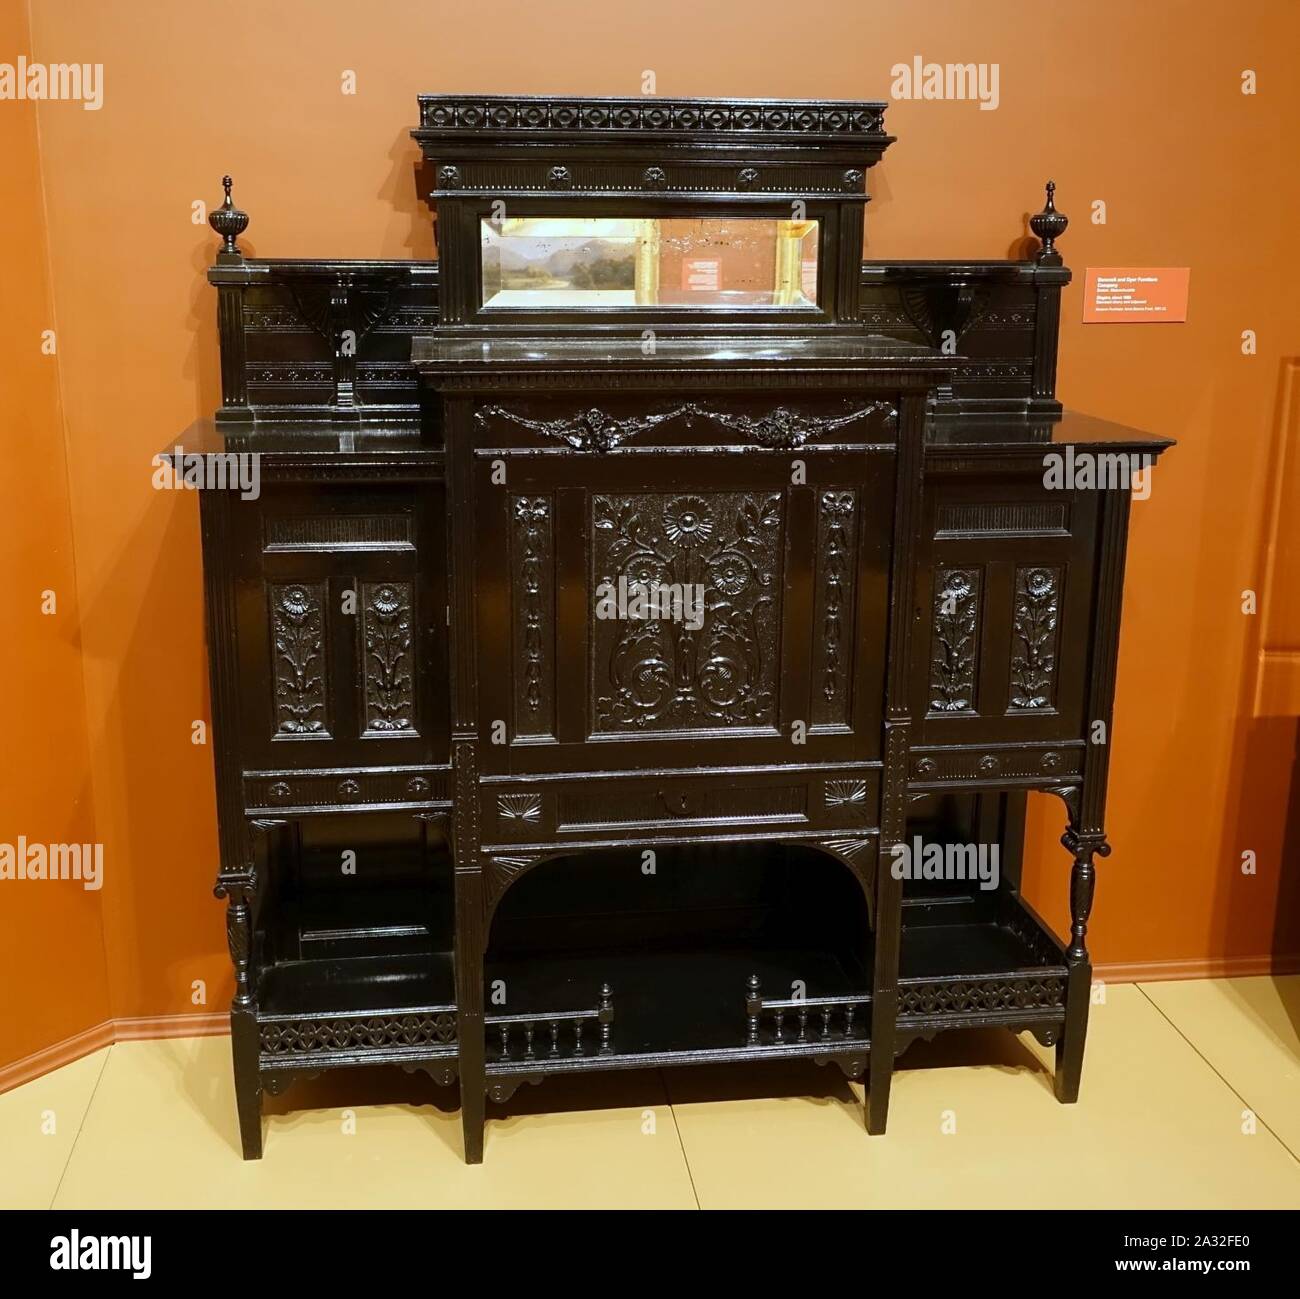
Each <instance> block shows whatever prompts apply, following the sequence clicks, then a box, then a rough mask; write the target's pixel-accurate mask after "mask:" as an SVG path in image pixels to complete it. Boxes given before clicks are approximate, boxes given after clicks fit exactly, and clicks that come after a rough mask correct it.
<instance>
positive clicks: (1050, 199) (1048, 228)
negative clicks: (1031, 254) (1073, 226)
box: [1029, 180, 1070, 266]
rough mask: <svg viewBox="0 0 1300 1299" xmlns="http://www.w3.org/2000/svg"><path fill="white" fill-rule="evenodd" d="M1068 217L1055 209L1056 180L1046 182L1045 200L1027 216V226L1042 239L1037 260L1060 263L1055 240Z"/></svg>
mask: <svg viewBox="0 0 1300 1299" xmlns="http://www.w3.org/2000/svg"><path fill="white" fill-rule="evenodd" d="M1069 224H1070V218H1069V217H1067V216H1066V215H1065V214H1064V213H1063V212H1058V211H1057V210H1056V182H1055V181H1054V180H1049V181H1048V182H1047V202H1046V203H1045V204H1044V205H1043V210H1042V211H1041V212H1036V213H1035V214H1034V215H1033V216H1031V217H1030V218H1029V228H1030V229H1031V230H1032V231H1033V232H1034V234H1036V235H1037V236H1038V237H1039V239H1041V240H1042V243H1043V246H1042V247H1041V248H1040V249H1039V250H1038V259H1037V260H1038V261H1039V262H1045V263H1049V264H1051V265H1053V266H1059V265H1060V264H1061V254H1060V253H1058V252H1057V251H1056V241H1057V240H1058V239H1059V238H1060V237H1061V236H1062V235H1063V234H1064V233H1065V228H1066V226H1068V225H1069Z"/></svg>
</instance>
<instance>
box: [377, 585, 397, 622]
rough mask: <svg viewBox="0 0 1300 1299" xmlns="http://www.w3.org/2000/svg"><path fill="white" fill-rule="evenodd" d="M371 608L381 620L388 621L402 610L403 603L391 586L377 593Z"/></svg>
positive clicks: (380, 589)
mask: <svg viewBox="0 0 1300 1299" xmlns="http://www.w3.org/2000/svg"><path fill="white" fill-rule="evenodd" d="M371 607H372V608H373V609H374V611H375V613H376V614H377V615H378V616H379V617H380V618H383V619H388V618H392V617H393V616H394V615H395V614H396V613H397V612H398V611H399V610H400V609H401V607H402V602H401V600H400V599H399V598H398V594H397V592H396V591H395V590H394V589H393V588H392V587H391V586H381V587H380V588H379V590H378V591H376V592H375V595H374V600H373V602H372V605H371Z"/></svg>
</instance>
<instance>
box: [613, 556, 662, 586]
mask: <svg viewBox="0 0 1300 1299" xmlns="http://www.w3.org/2000/svg"><path fill="white" fill-rule="evenodd" d="M623 575H624V576H625V577H626V578H627V583H628V586H645V587H650V586H654V585H656V584H659V583H662V582H664V581H665V580H666V579H667V576H668V574H667V572H666V571H665V569H664V566H663V564H662V563H661V562H660V561H659V560H658V559H656V558H655V557H654V556H651V555H638V556H637V557H636V558H635V559H633V560H632V561H631V563H629V564H628V566H627V568H626V569H625V570H624V574H623Z"/></svg>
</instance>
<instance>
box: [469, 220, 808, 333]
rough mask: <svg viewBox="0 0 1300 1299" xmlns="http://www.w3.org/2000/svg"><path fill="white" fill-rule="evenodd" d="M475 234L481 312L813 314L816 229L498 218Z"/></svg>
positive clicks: (797, 224)
mask: <svg viewBox="0 0 1300 1299" xmlns="http://www.w3.org/2000/svg"><path fill="white" fill-rule="evenodd" d="M480 230H481V241H482V249H483V305H484V306H485V307H495V308H509V309H512V310H514V309H519V308H525V309H526V308H538V307H541V308H572V307H591V308H602V309H606V310H609V309H614V310H617V309H620V308H638V307H640V308H644V307H701V308H712V309H714V310H742V311H743V310H767V311H770V310H772V309H774V308H776V309H779V308H794V309H808V308H810V307H816V306H817V301H818V297H817V294H818V283H817V246H818V223H817V222H816V221H782V220H777V219H774V218H772V217H716V216H709V217H646V218H640V217H506V218H504V219H502V220H500V221H495V220H491V219H488V218H484V219H483V220H482V221H481V222H480Z"/></svg>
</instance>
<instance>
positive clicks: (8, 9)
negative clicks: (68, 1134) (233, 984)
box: [0, 5, 120, 1066]
mask: <svg viewBox="0 0 1300 1299" xmlns="http://www.w3.org/2000/svg"><path fill="white" fill-rule="evenodd" d="M27 47H28V31H27V13H26V10H25V8H24V7H23V6H20V5H19V6H4V7H0V60H4V61H12V59H13V53H11V51H13V52H16V51H18V50H25V49H26V48H27ZM36 116H37V115H36V109H35V106H34V105H32V104H31V103H0V158H3V159H4V163H3V168H4V180H3V186H4V189H3V194H0V250H2V251H0V255H2V256H3V258H4V271H3V279H2V280H0V521H2V522H0V591H3V593H4V600H5V613H4V620H3V635H0V681H3V682H4V690H3V692H2V695H0V698H2V699H3V702H2V703H0V743H2V744H3V752H4V754H5V757H4V760H3V762H2V763H0V842H4V843H6V844H11V845H16V844H17V842H18V840H19V837H20V836H22V837H25V838H26V840H27V842H28V843H30V844H65V843H68V844H70V843H92V844H93V843H94V842H95V840H96V838H97V835H96V829H95V818H94V800H93V797H92V788H91V787H92V783H93V780H94V773H93V771H92V768H91V765H90V762H89V744H88V738H87V733H86V698H85V692H84V690H83V688H82V647H81V629H80V617H79V612H78V601H77V575H76V569H75V565H74V562H73V549H72V518H71V511H70V508H69V502H68V458H67V448H66V445H65V442H64V428H63V418H62V414H61V412H60V408H59V376H60V365H61V361H62V358H61V356H59V354H58V352H57V351H56V353H55V355H53V356H49V355H43V354H42V351H41V344H42V334H43V331H45V330H47V329H54V330H55V331H56V335H55V346H56V348H57V347H58V344H59V341H60V340H59V338H58V334H57V327H58V321H57V317H56V313H55V310H54V301H53V298H52V295H51V293H50V276H49V260H48V257H47V249H46V242H45V213H44V209H43V204H42V195H41V174H40V154H39V149H38V144H37V122H36ZM46 592H52V593H53V599H54V606H53V608H54V612H53V613H44V612H42V602H43V599H44V598H45V593H46ZM118 864H120V859H119V861H118V862H115V861H112V860H111V859H109V860H106V862H105V877H106V879H109V880H111V879H113V869H114V867H115V866H116V865H118ZM103 896H104V894H103V892H102V891H100V892H88V891H87V890H86V889H84V888H83V887H82V885H81V883H80V882H79V881H77V880H69V881H60V882H57V883H55V882H52V881H49V880H18V881H15V880H4V881H0V988H3V992H0V1066H3V1065H6V1064H8V1063H10V1062H12V1061H14V1060H18V1059H21V1058H22V1057H24V1056H28V1055H32V1054H34V1053H36V1052H37V1051H40V1050H41V1049H42V1048H44V1047H47V1046H52V1045H54V1044H55V1043H57V1042H60V1041H62V1040H63V1039H65V1038H69V1037H72V1036H74V1035H76V1034H78V1033H80V1032H82V1031H83V1030H85V1029H88V1028H90V1027H92V1026H93V1025H95V1024H98V1023H100V1022H101V1021H102V1020H104V1019H105V1018H107V1015H108V977H107V972H106V970H105V966H104V943H103V927H102V920H101V908H100V902H101V898H102V897H103Z"/></svg>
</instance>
